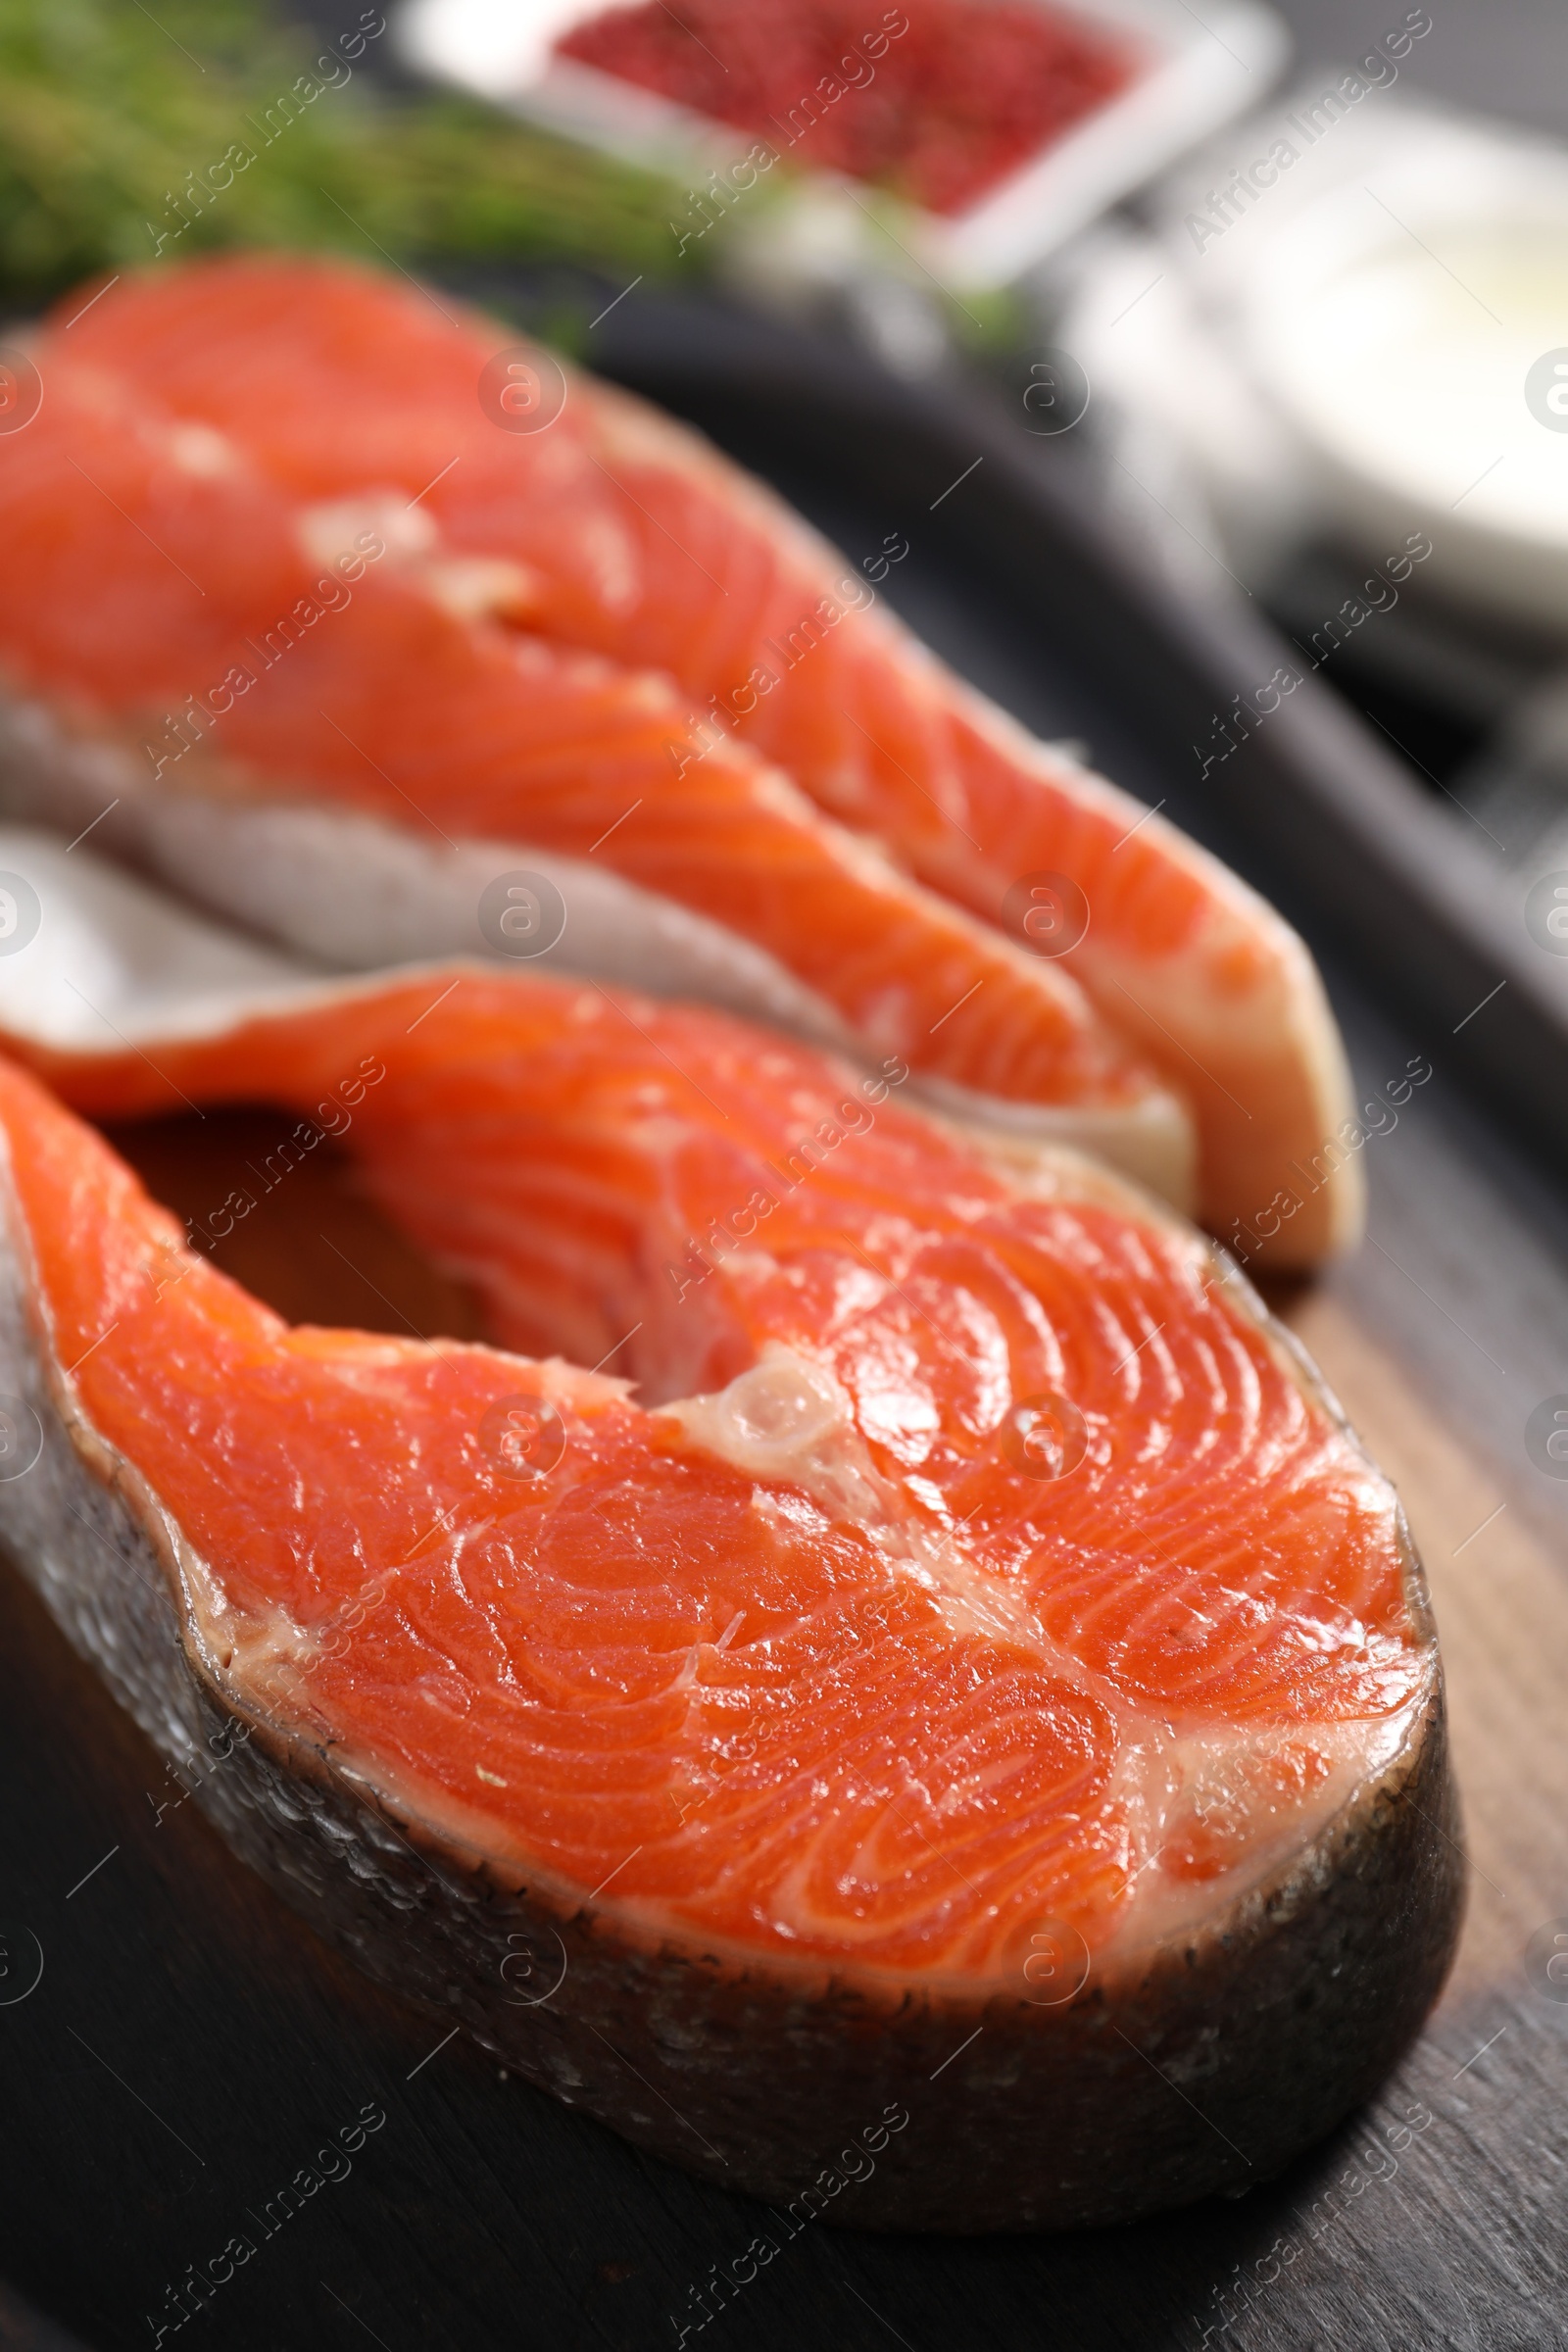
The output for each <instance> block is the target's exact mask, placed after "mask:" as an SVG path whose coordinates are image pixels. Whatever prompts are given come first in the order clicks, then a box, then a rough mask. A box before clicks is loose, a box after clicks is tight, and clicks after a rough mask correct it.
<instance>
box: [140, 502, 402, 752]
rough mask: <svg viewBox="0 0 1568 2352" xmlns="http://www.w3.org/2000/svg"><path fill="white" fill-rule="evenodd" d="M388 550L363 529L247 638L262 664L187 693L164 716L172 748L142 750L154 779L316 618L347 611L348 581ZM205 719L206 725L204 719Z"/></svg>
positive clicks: (235, 668)
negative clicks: (304, 590)
mask: <svg viewBox="0 0 1568 2352" xmlns="http://www.w3.org/2000/svg"><path fill="white" fill-rule="evenodd" d="M385 554H386V541H385V540H384V539H383V538H382V537H381V535H380V533H379V532H378V531H369V530H367V531H361V532H359V533H358V535H357V536H356V538H355V540H354V544H353V547H352V549H347V548H346V549H345V550H344V552H343V553H342V555H340V556H337V557H335V558H334V559H333V561H332V563H331V564H329V565H328V566H327V568H326V570H325V571H324V572H323V573H322V574H321V576H320V578H319V580H318V581H317V582H316V585H315V588H314V589H313V590H312V591H311V593H309V594H308V595H305V596H299V597H296V598H295V600H294V602H293V604H292V605H291V606H290V607H289V609H288V611H287V612H286V613H281V614H280V615H279V616H278V618H277V619H276V620H274V621H273V623H272V625H271V627H270V629H266V630H264V631H263V633H262V642H261V644H260V645H258V644H257V642H256V640H255V638H254V637H247V638H246V640H245V643H246V644H247V645H248V646H249V647H250V650H251V652H252V653H253V654H254V655H255V656H256V660H257V663H258V666H257V668H255V669H252V668H250V667H249V665H248V664H247V663H246V662H234V663H232V664H231V665H230V667H229V668H228V669H227V670H226V671H225V672H224V674H223V676H222V677H221V678H220V679H219V681H218V683H217V685H216V686H211V687H209V688H208V690H207V694H206V697H205V699H204V698H203V697H202V696H200V695H195V694H187V695H186V697H185V700H184V703H183V704H182V705H181V707H180V709H179V710H178V711H171V713H170V714H169V716H168V717H167V718H166V719H165V720H164V734H165V737H166V739H167V738H171V737H172V745H173V748H169V749H165V750H160V749H159V747H158V746H157V745H156V744H152V743H144V744H143V745H142V750H143V751H144V752H145V753H146V754H147V757H148V759H149V760H151V761H152V768H153V778H154V781H155V782H156V780H157V779H158V777H160V776H161V775H162V774H163V772H164V770H165V768H166V767H169V766H171V765H172V764H174V763H175V762H176V761H178V760H183V759H184V757H185V754H186V753H187V752H188V751H191V750H193V749H194V747H195V746H196V745H197V744H198V743H200V742H201V740H202V738H203V737H204V735H205V734H206V733H207V729H208V727H216V726H217V724H218V722H219V720H220V719H221V717H223V716H224V714H225V713H226V712H227V711H232V710H233V708H234V705H235V703H236V702H237V701H238V700H239V698H240V696H241V695H242V694H249V692H250V690H251V688H252V687H253V686H254V685H255V683H256V681H257V679H258V678H259V677H262V676H264V675H265V674H266V672H267V671H268V670H270V668H272V666H273V664H274V663H276V662H281V661H282V659H283V656H284V655H285V654H286V653H288V652H289V651H290V650H291V649H292V648H293V647H294V646H296V645H298V644H299V643H300V641H301V639H302V638H303V637H304V635H305V632H306V630H307V629H314V628H315V626H316V624H317V622H318V621H319V620H324V619H325V618H326V616H327V614H328V613H343V612H346V611H347V609H348V607H349V606H350V605H351V604H352V603H353V602H354V599H353V596H352V594H351V592H350V590H349V587H348V582H349V581H350V580H359V579H363V578H364V576H365V570H366V566H367V565H368V564H376V563H379V561H380V559H381V558H382V557H383V556H384V555H385ZM204 720H205V721H206V724H205V725H204V724H203V723H202V722H203V721H204Z"/></svg>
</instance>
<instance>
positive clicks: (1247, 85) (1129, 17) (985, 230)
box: [396, 0, 1289, 287]
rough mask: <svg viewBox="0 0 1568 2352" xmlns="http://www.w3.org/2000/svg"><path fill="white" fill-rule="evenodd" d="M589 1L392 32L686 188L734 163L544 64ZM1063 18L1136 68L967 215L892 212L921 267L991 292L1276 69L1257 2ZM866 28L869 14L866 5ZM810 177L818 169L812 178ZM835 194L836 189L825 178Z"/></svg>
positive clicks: (1095, 1)
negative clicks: (1140, 62) (1132, 50)
mask: <svg viewBox="0 0 1568 2352" xmlns="http://www.w3.org/2000/svg"><path fill="white" fill-rule="evenodd" d="M600 6H601V0H408V5H407V6H406V7H405V8H404V9H403V11H402V13H401V16H400V17H399V19H398V21H397V26H396V32H397V40H398V45H399V48H400V51H401V53H402V55H403V57H404V59H405V60H406V61H407V62H408V63H410V64H411V65H413V66H414V67H416V68H417V70H418V71H419V72H421V73H427V74H430V75H432V76H434V77H436V78H438V79H441V80H445V81H450V82H455V83H457V84H458V85H460V86H461V87H463V88H466V89H468V90H470V91H473V92H475V93H476V94H478V95H479V96H482V97H484V98H487V99H490V100H491V101H492V102H494V103H495V104H497V105H500V106H505V107H510V108H512V109H514V110H515V112H516V113H518V114H521V115H525V116H527V117H528V118H529V119H531V120H532V121H535V122H538V123H544V124H547V125H548V126H549V127H550V128H552V129H555V130H560V131H564V132H567V133H568V134H570V135H571V136H573V137H575V138H579V139H582V140H585V141H587V142H588V143H590V144H592V145H594V146H598V147H603V148H607V149H609V150H610V151H611V152H612V153H613V154H616V155H620V156H624V157H630V158H634V159H636V160H639V161H643V162H647V163H654V164H659V165H662V167H664V168H665V169H668V170H673V171H675V172H678V173H682V174H689V175H690V176H692V177H693V178H694V179H695V180H698V181H700V180H701V179H702V177H703V176H704V175H705V174H706V173H707V172H710V171H711V170H718V171H720V172H722V171H723V170H724V168H725V167H726V165H728V164H732V163H734V162H736V161H737V160H738V159H739V158H741V157H742V156H744V155H745V154H746V153H747V151H748V149H749V148H750V146H751V144H752V134H751V133H750V132H747V131H743V130H740V129H737V128H736V127H735V126H734V125H733V124H730V123H718V122H715V121H713V120H711V118H709V117H706V116H701V115H694V114H691V113H689V112H688V111H687V110H685V109H684V108H681V107H677V106H674V105H672V104H670V103H669V102H668V101H667V100H665V99H663V98H660V97H658V96H656V95H654V94H653V93H652V92H650V91H646V90H641V89H638V88H636V87H635V86H634V85H633V84H632V83H630V82H624V81H620V80H618V79H617V78H615V77H614V76H613V75H611V74H608V73H599V72H598V71H597V70H595V69H594V68H592V67H588V66H582V65H577V64H574V63H573V62H572V61H570V60H568V59H564V58H557V57H555V56H554V55H553V54H552V46H553V44H554V42H555V41H556V40H557V39H559V37H560V36H561V34H562V33H564V31H566V30H567V29H568V28H569V27H570V26H571V25H575V24H578V23H580V22H582V21H583V20H584V19H585V18H588V17H591V16H596V15H598V14H599V12H600ZM1071 13H1072V14H1073V15H1075V16H1077V17H1079V18H1080V19H1082V20H1084V21H1085V22H1087V23H1089V24H1091V25H1103V27H1105V28H1106V29H1107V30H1110V31H1114V32H1116V33H1118V34H1121V35H1123V36H1125V37H1127V38H1130V39H1131V41H1132V42H1133V43H1134V45H1135V46H1136V47H1137V48H1138V49H1139V50H1141V51H1142V53H1143V55H1144V59H1145V64H1144V68H1143V71H1142V72H1141V73H1138V74H1137V75H1135V77H1134V79H1133V80H1132V81H1131V82H1130V83H1129V85H1128V86H1127V88H1126V89H1125V90H1123V91H1122V92H1121V93H1120V95H1119V96H1117V97H1115V98H1112V99H1111V100H1110V101H1109V102H1108V103H1107V104H1105V105H1104V106H1103V107H1101V108H1099V109H1098V110H1097V111H1096V112H1095V113H1093V114H1091V115H1089V116H1087V117H1086V118H1085V119H1084V120H1083V121H1082V122H1081V123H1078V124H1077V125H1075V126H1074V127H1073V128H1072V129H1070V130H1068V131H1066V132H1065V133H1064V134H1063V135H1062V136H1061V137H1059V138H1058V139H1056V140H1054V142H1053V143H1052V144H1051V145H1050V146H1049V147H1047V148H1046V149H1045V151H1044V152H1043V153H1041V154H1040V155H1039V156H1037V157H1036V158H1035V160H1034V161H1033V162H1031V163H1028V164H1025V165H1024V166H1022V167H1021V169H1019V170H1018V171H1016V172H1012V173H1011V174H1010V175H1009V176H1008V177H1007V178H1006V179H1005V180H1004V181H1003V182H1002V183H1001V184H1000V185H999V186H997V187H996V188H994V189H993V190H992V191H991V193H990V194H989V195H987V196H986V197H984V198H983V199H982V200H981V201H980V202H979V203H977V204H975V205H972V206H971V207H970V208H969V209H968V211H966V212H962V213H957V214H954V215H948V216H938V215H936V214H933V213H927V212H922V211H920V210H919V209H917V208H914V207H902V208H900V209H901V212H902V214H903V222H902V224H901V225H902V226H903V227H904V228H905V230H906V233H907V235H908V237H909V239H910V241H911V242H912V244H913V245H914V247H915V249H916V250H917V251H918V253H919V254H920V256H921V258H922V259H923V261H924V262H925V263H927V264H928V265H929V267H930V268H931V269H932V270H934V271H935V272H936V273H937V274H938V275H939V276H941V277H943V278H944V279H952V280H953V281H954V282H956V283H959V284H962V285H966V286H971V287H982V286H988V285H1002V284H1005V283H1007V282H1009V281H1010V280H1012V279H1013V278H1016V277H1017V276H1019V275H1020V274H1021V273H1022V272H1023V271H1024V270H1027V269H1029V268H1030V267H1031V265H1033V264H1034V263H1036V262H1039V261H1042V260H1044V259H1045V258H1046V256H1047V255H1049V254H1050V253H1052V252H1053V251H1054V249H1055V248H1056V247H1057V246H1058V245H1060V244H1061V243H1062V241H1063V240H1064V239H1065V238H1067V237H1069V236H1071V235H1072V234H1073V233H1074V231H1075V230H1077V229H1079V228H1081V227H1082V226H1083V224H1084V222H1085V221H1090V220H1093V219H1094V218H1095V216H1096V215H1097V214H1099V213H1101V212H1103V210H1104V208H1105V207H1106V206H1107V205H1109V204H1113V203H1115V202H1116V201H1117V200H1118V198H1120V197H1122V196H1125V195H1128V194H1130V193H1131V191H1132V190H1133V189H1134V188H1136V187H1138V186H1140V185H1141V184H1142V183H1143V182H1144V181H1145V180H1147V179H1149V178H1151V177H1152V175H1153V174H1154V173H1155V172H1159V171H1161V170H1163V169H1164V167H1165V166H1166V165H1167V164H1169V163H1170V162H1172V161H1173V160H1174V158H1175V157H1177V156H1178V155H1180V154H1182V153H1183V152H1185V150H1186V149H1187V148H1189V147H1191V146H1193V145H1194V144H1195V143H1196V142H1197V141H1198V140H1200V139H1201V138H1203V137H1204V136H1205V135H1206V134H1207V133H1208V132H1209V131H1211V130H1213V129H1215V128H1216V127H1217V126H1218V125H1219V124H1221V123H1225V122H1227V121H1229V120H1230V118H1231V117H1232V116H1234V115H1236V114H1238V113H1239V112H1240V111H1241V110H1242V109H1243V108H1244V107H1249V106H1254V105H1256V103H1257V102H1258V100H1259V98H1260V97H1261V96H1262V95H1263V94H1264V93H1265V92H1266V90H1267V89H1268V87H1269V85H1270V83H1271V82H1272V81H1273V79H1274V78H1275V76H1276V74H1277V73H1279V71H1280V70H1281V68H1282V67H1283V65H1284V62H1285V59H1286V56H1287V54H1288V51H1289V36H1288V35H1287V33H1286V30H1285V26H1284V24H1283V22H1282V20H1281V19H1280V18H1279V17H1278V16H1277V15H1276V14H1275V12H1274V10H1273V9H1272V8H1269V7H1267V6H1265V5H1263V0H1209V4H1208V5H1207V6H1206V8H1205V11H1204V15H1203V17H1202V18H1200V17H1199V15H1198V14H1197V13H1196V12H1195V11H1194V10H1193V9H1191V8H1189V7H1186V6H1185V5H1184V4H1183V0H1072V11H1071ZM866 21H867V24H868V25H873V26H874V25H876V24H877V23H878V22H879V21H880V12H879V11H878V10H877V9H875V8H874V7H872V5H871V0H867V10H866ZM813 176H815V177H817V178H819V179H820V178H821V177H823V176H829V175H813ZM839 184H840V185H841V186H842V185H844V184H846V183H844V182H842V181H840V182H839Z"/></svg>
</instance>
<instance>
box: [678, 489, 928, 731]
mask: <svg viewBox="0 0 1568 2352" xmlns="http://www.w3.org/2000/svg"><path fill="white" fill-rule="evenodd" d="M908 552H909V542H908V540H907V538H906V537H905V536H904V533H903V532H902V531H889V532H888V533H887V535H886V536H885V537H884V539H883V541H882V545H881V547H880V549H879V550H878V551H877V553H876V554H875V555H873V556H862V557H861V558H860V569H861V570H862V571H863V572H864V573H865V574H866V577H865V578H864V579H863V580H862V579H858V578H857V577H856V575H855V573H854V572H849V573H847V574H846V575H845V577H844V578H843V579H841V580H839V581H838V582H837V583H836V585H837V588H838V596H837V597H834V596H830V595H823V596H819V597H818V598H817V600H816V602H815V604H814V605H813V606H812V607H811V608H810V610H809V612H807V613H802V615H801V617H800V619H799V620H798V621H797V622H796V623H795V625H794V627H793V628H791V629H786V630H785V632H784V642H783V644H782V645H780V644H779V642H778V640H777V639H776V638H773V637H764V639H763V640H762V643H763V645H764V646H765V647H766V649H767V651H768V652H769V653H770V654H773V655H775V656H776V657H777V660H778V664H779V666H778V668H777V669H774V668H773V667H772V666H771V664H770V663H768V662H755V663H754V664H753V666H752V668H751V669H750V670H749V671H748V672H747V674H746V676H745V677H744V678H742V679H741V680H740V681H739V683H738V684H736V685H733V686H728V687H723V688H721V689H720V690H719V692H718V693H716V694H711V695H710V696H709V698H708V710H707V711H694V712H693V713H692V716H691V718H690V720H689V721H688V734H687V748H686V749H685V750H684V751H682V750H680V749H678V748H677V746H676V745H674V744H671V745H670V747H669V757H670V762H671V764H672V765H673V767H674V770H675V773H676V775H677V776H683V775H684V774H685V773H686V770H687V769H688V767H690V766H691V764H692V762H693V760H703V759H706V758H707V756H708V754H709V753H710V752H711V751H714V750H716V748H717V747H718V745H719V744H721V743H725V742H727V741H728V739H729V736H730V735H731V734H732V733H733V732H734V730H735V729H736V728H737V727H738V726H739V724H740V721H741V720H742V719H743V718H750V717H751V715H752V712H753V711H755V710H756V709H757V706H758V704H759V703H760V701H761V699H762V697H763V696H764V695H767V694H771V693H772V691H773V689H774V687H775V686H776V685H777V684H778V682H779V680H780V678H782V677H784V676H786V675H787V674H788V672H789V671H790V670H792V669H796V668H798V667H799V665H800V664H801V662H804V661H805V660H806V659H807V657H808V656H809V655H810V654H814V653H815V651H816V649H817V647H818V646H819V645H823V644H825V643H826V641H827V637H828V634H829V632H830V631H831V630H833V629H836V628H837V626H838V624H839V622H840V621H841V620H842V619H843V618H844V616H845V614H846V613H863V612H865V611H866V610H867V609H868V608H869V607H870V606H872V605H874V604H875V603H876V591H875V589H874V588H873V587H872V586H871V582H872V581H873V580H875V581H878V582H881V581H882V580H885V579H886V578H887V576H888V571H889V568H890V566H891V565H892V564H902V563H903V562H904V559H905V557H906V556H907V554H908ZM839 598H842V599H843V602H842V603H840V602H839Z"/></svg>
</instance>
